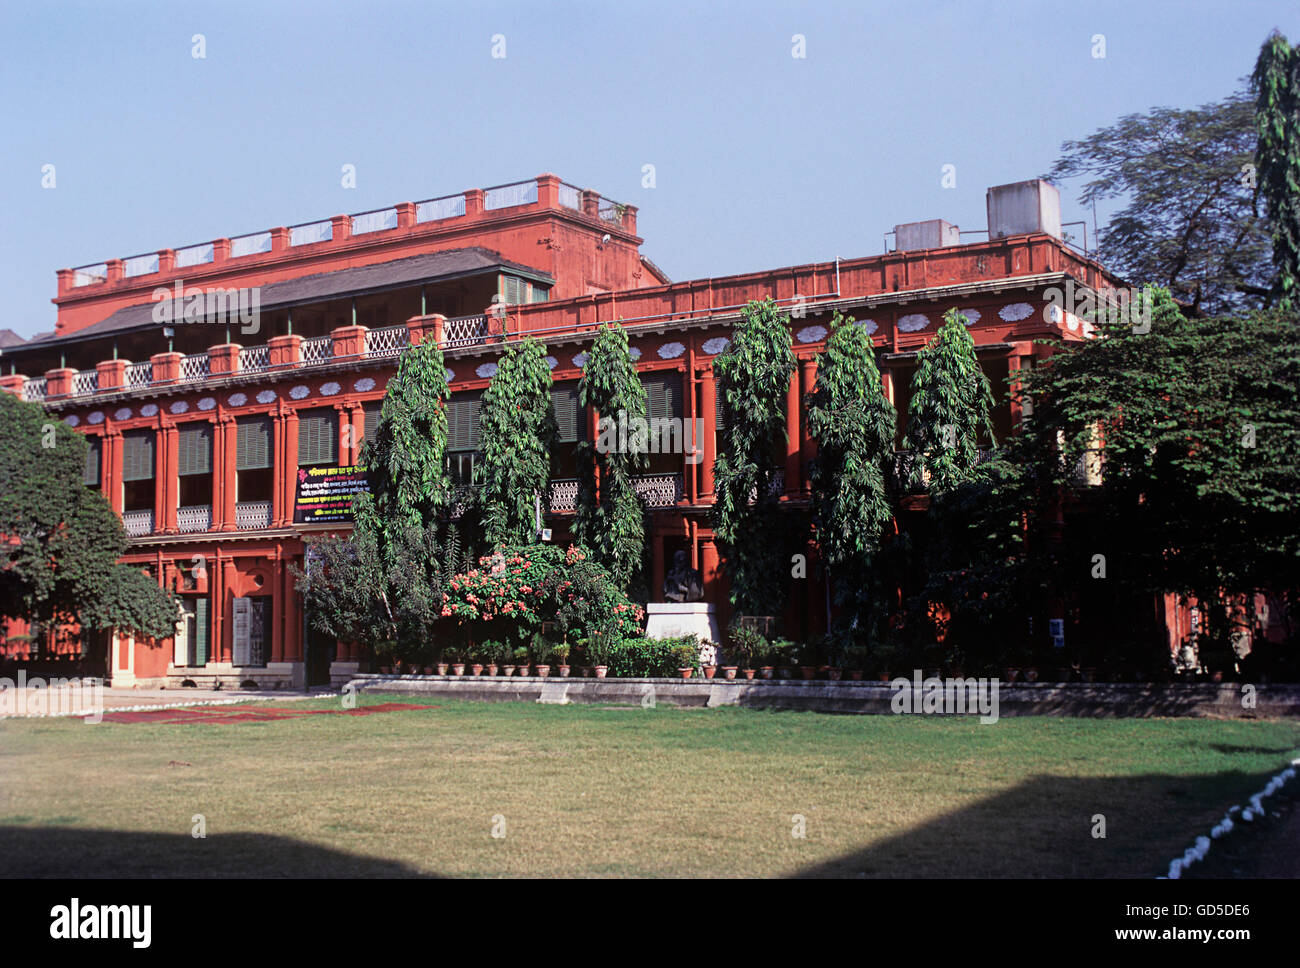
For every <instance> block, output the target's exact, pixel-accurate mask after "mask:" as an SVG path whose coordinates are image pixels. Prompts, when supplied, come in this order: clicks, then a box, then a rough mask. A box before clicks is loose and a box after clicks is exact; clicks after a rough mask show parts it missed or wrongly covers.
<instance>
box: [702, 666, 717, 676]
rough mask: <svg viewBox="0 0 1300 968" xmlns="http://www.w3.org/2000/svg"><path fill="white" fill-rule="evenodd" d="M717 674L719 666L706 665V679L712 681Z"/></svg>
mask: <svg viewBox="0 0 1300 968" xmlns="http://www.w3.org/2000/svg"><path fill="white" fill-rule="evenodd" d="M717 674H718V667H717V666H715V665H706V666H705V667H704V678H705V679H712V678H713V677H714V676H715V675H717Z"/></svg>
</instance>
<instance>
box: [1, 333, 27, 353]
mask: <svg viewBox="0 0 1300 968" xmlns="http://www.w3.org/2000/svg"><path fill="white" fill-rule="evenodd" d="M26 342H27V340H25V339H23V338H22V337H21V336H19V335H18V334H17V333H15V332H14V331H13V330H12V329H0V349H5V348H8V347H10V346H22V345H23V344H24V343H26Z"/></svg>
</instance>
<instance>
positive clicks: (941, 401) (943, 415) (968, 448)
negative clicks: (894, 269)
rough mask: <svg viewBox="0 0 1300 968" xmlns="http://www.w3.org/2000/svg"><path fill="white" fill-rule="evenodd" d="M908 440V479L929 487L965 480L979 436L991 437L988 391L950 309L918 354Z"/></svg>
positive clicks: (962, 322)
mask: <svg viewBox="0 0 1300 968" xmlns="http://www.w3.org/2000/svg"><path fill="white" fill-rule="evenodd" d="M916 364H917V365H916V374H915V375H914V376H913V377H912V399H911V402H910V403H909V404H908V408H907V442H908V445H909V446H910V448H911V450H912V455H913V459H912V466H911V474H910V477H911V483H912V485H913V486H919V485H921V484H922V482H923V481H926V479H927V478H928V486H929V487H930V489H931V490H934V491H944V490H948V489H949V488H952V487H956V486H957V485H959V484H961V483H962V482H963V481H965V480H968V479H969V478H970V476H971V474H972V472H973V471H974V468H975V466H976V464H978V463H979V445H980V441H981V438H987V439H988V440H989V441H990V442H992V441H993V421H992V419H991V413H992V411H993V392H992V390H991V388H990V386H989V380H988V377H986V376H985V375H984V371H983V370H981V369H980V365H979V360H978V359H977V358H976V356H975V341H974V340H973V339H971V335H970V333H969V332H968V331H967V329H966V317H964V316H962V315H961V314H960V313H959V312H957V310H955V309H950V310H948V312H947V313H945V314H944V317H943V325H942V326H940V327H939V332H938V334H937V335H936V336H935V338H934V339H932V340H931V341H930V342H929V343H927V344H926V345H925V347H924V348H922V350H921V352H920V353H918V354H917V359H916Z"/></svg>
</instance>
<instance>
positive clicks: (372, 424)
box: [362, 400, 383, 440]
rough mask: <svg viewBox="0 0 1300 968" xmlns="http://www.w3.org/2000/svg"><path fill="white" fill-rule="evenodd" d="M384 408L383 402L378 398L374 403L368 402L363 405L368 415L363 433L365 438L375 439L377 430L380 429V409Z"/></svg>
mask: <svg viewBox="0 0 1300 968" xmlns="http://www.w3.org/2000/svg"><path fill="white" fill-rule="evenodd" d="M382 409H383V404H382V403H381V402H380V401H378V400H376V401H375V402H374V403H367V404H365V405H364V406H363V407H362V410H363V411H364V413H365V416H366V425H365V430H364V431H363V433H364V434H365V437H364V439H365V440H374V439H375V431H376V430H378V429H379V411H380V410H382Z"/></svg>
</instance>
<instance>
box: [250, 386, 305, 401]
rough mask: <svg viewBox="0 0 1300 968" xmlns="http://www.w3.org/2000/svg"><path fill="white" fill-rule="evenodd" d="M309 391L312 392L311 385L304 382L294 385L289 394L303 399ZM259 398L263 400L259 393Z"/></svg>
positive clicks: (297, 398)
mask: <svg viewBox="0 0 1300 968" xmlns="http://www.w3.org/2000/svg"><path fill="white" fill-rule="evenodd" d="M309 393H311V387H308V386H304V385H303V384H301V383H300V384H298V386H296V387H294V388H293V389H292V390H290V391H289V396H291V397H292V398H293V399H295V400H301V399H302V398H303V397H305V396H307V395H308V394H309ZM257 399H259V400H261V399H262V395H261V394H258V396H257Z"/></svg>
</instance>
